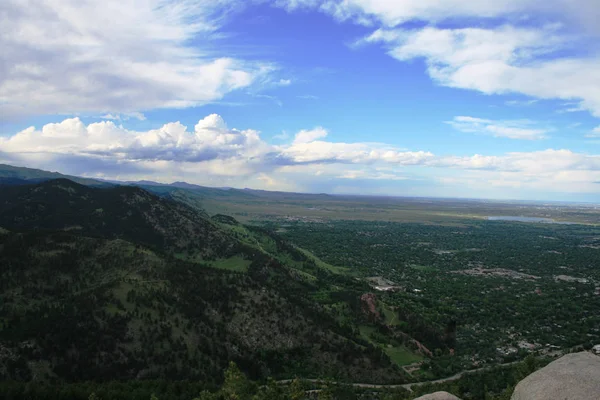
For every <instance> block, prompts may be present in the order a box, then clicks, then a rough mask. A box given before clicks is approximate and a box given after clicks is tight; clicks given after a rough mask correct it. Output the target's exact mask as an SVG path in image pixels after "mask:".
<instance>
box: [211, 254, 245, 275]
mask: <svg viewBox="0 0 600 400" xmlns="http://www.w3.org/2000/svg"><path fill="white" fill-rule="evenodd" d="M251 263H252V262H251V261H249V260H244V259H243V258H242V257H240V256H235V257H231V258H224V259H220V260H217V261H213V262H212V263H211V266H212V267H214V268H219V269H226V270H228V271H236V272H246V271H248V267H249V266H250V264H251Z"/></svg>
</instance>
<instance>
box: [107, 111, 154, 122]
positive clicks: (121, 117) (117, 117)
mask: <svg viewBox="0 0 600 400" xmlns="http://www.w3.org/2000/svg"><path fill="white" fill-rule="evenodd" d="M100 118H101V119H112V120H117V121H127V120H129V119H130V118H135V119H137V120H140V121H145V120H146V116H145V115H144V114H142V113H140V112H131V113H125V114H111V113H108V114H105V115H103V116H101V117H100Z"/></svg>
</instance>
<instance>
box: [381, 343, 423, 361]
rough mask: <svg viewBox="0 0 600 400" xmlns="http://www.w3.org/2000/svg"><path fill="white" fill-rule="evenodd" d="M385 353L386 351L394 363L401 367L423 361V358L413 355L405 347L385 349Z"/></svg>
mask: <svg viewBox="0 0 600 400" xmlns="http://www.w3.org/2000/svg"><path fill="white" fill-rule="evenodd" d="M383 351H385V354H387V355H388V357H389V358H390V360H392V362H394V363H395V364H397V365H399V366H402V365H409V364H413V363H416V362H418V361H421V360H423V357H421V356H419V355H418V354H415V353H413V352H412V351H410V350H408V349H407V348H405V347H385V348H384V349H383Z"/></svg>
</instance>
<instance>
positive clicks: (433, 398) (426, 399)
mask: <svg viewBox="0 0 600 400" xmlns="http://www.w3.org/2000/svg"><path fill="white" fill-rule="evenodd" d="M415 400H460V399H459V398H458V397H456V396H455V395H453V394H450V393H448V392H435V393H430V394H426V395H425V396H421V397H417V398H416V399H415Z"/></svg>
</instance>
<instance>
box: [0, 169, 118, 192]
mask: <svg viewBox="0 0 600 400" xmlns="http://www.w3.org/2000/svg"><path fill="white" fill-rule="evenodd" d="M61 178H66V179H69V180H71V181H73V182H76V183H79V184H82V185H88V186H102V187H106V186H113V184H111V183H109V182H105V181H102V180H97V179H88V178H81V177H77V176H71V175H63V174H61V173H58V172H49V171H44V170H41V169H34V168H25V167H15V166H13V165H7V164H0V184H2V185H20V184H31V183H39V182H43V181H47V180H50V179H61Z"/></svg>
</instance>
